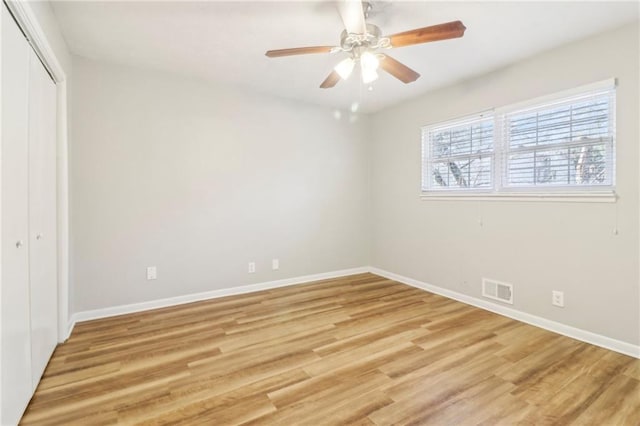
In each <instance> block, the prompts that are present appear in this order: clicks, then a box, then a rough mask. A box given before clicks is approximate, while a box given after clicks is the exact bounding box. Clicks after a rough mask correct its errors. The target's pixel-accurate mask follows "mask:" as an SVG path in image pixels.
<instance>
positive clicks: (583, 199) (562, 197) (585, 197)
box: [420, 191, 618, 203]
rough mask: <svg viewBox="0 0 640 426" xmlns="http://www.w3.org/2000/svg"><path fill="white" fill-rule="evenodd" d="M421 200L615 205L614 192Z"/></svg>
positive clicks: (424, 194) (437, 195) (448, 196)
mask: <svg viewBox="0 0 640 426" xmlns="http://www.w3.org/2000/svg"><path fill="white" fill-rule="evenodd" d="M420 198H421V199H422V200H429V201H543V202H558V203H615V202H616V201H617V199H618V195H617V194H616V193H615V191H597V192H588V193H587V192H537V193H536V192H500V193H486V192H476V193H469V192H467V193H451V192H446V193H438V192H422V193H421V194H420Z"/></svg>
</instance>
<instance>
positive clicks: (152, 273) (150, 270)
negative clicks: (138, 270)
mask: <svg viewBox="0 0 640 426" xmlns="http://www.w3.org/2000/svg"><path fill="white" fill-rule="evenodd" d="M157 278H158V270H157V269H156V267H155V266H148V267H147V279H148V280H155V279H157Z"/></svg>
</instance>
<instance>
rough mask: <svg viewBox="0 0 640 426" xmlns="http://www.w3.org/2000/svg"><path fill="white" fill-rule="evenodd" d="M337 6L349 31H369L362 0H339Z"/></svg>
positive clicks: (357, 32)
mask: <svg viewBox="0 0 640 426" xmlns="http://www.w3.org/2000/svg"><path fill="white" fill-rule="evenodd" d="M336 7H337V8H338V13H339V14H340V17H341V18H342V22H343V23H344V28H345V29H346V30H347V32H348V33H353V34H365V33H366V32H367V24H366V23H365V21H364V11H363V10H362V1H361V0H338V1H337V2H336Z"/></svg>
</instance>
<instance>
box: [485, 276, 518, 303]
mask: <svg viewBox="0 0 640 426" xmlns="http://www.w3.org/2000/svg"><path fill="white" fill-rule="evenodd" d="M482 295H483V296H484V297H488V298H489V299H493V300H499V301H500V302H505V303H510V304H512V305H513V285H512V284H507V283H503V282H500V281H496V280H490V279H488V278H483V279H482Z"/></svg>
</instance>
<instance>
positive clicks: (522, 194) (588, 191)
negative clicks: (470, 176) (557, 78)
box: [420, 78, 618, 203]
mask: <svg viewBox="0 0 640 426" xmlns="http://www.w3.org/2000/svg"><path fill="white" fill-rule="evenodd" d="M616 87H617V79H615V78H609V79H606V80H602V81H598V82H595V83H590V84H586V85H582V86H579V87H575V88H572V89H568V90H563V91H560V92H556V93H553V94H549V95H544V96H539V97H536V98H533V99H529V100H526V101H522V102H517V103H514V104H509V105H505V106H502V107H498V108H493V109H490V110H484V111H483V112H480V113H476V114H468V115H465V116H462V117H460V118H458V119H451V120H446V121H442V122H437V123H432V124H429V125H425V126H422V127H421V129H420V130H421V148H422V153H421V157H420V160H421V164H420V169H421V173H420V175H421V181H420V198H421V199H422V200H432V201H505V200H510V201H545V202H572V203H573V202H590V203H615V202H616V201H617V199H618V195H617V193H616V191H615V188H616V139H617V138H616V136H617V135H616V127H615V122H616V105H615V102H614V104H613V105H611V107H610V108H611V117H612V120H613V122H614V129H613V138H614V140H613V146H612V147H611V150H612V151H611V156H612V164H611V167H612V173H613V176H612V177H611V184H610V185H588V186H583V187H577V186H571V185H564V186H553V187H539V188H536V187H526V188H524V187H508V186H505V185H504V184H503V182H502V179H503V176H502V175H503V172H504V171H503V170H502V164H503V161H504V160H503V158H502V157H503V154H504V147H503V146H502V144H503V140H502V133H501V132H500V131H498V129H497V128H496V126H494V150H493V152H492V156H493V167H494V170H493V174H492V181H493V186H492V188H478V189H435V190H434V189H425V188H424V187H423V184H424V182H425V180H424V178H425V176H424V174H425V173H427V172H428V170H429V167H428V166H427V165H426V163H425V160H426V158H425V140H424V134H425V131H426V132H429V131H430V130H433V129H437V128H439V127H446V126H447V125H451V124H456V123H464V122H465V121H473V120H475V119H478V118H486V117H488V116H492V117H493V120H494V123H495V124H496V125H500V126H501V125H502V120H503V117H504V115H505V114H507V113H510V112H513V111H520V110H525V109H527V108H529V107H530V108H531V109H535V108H536V107H539V106H540V105H541V104H553V103H554V102H555V101H557V102H558V103H561V102H562V101H563V100H566V99H567V98H571V97H576V96H579V95H581V94H584V95H585V97H586V96H589V95H590V94H592V93H594V92H598V91H607V90H612V89H615V88H616ZM614 96H615V95H614ZM614 99H615V98H614ZM426 148H427V149H429V147H426Z"/></svg>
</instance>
